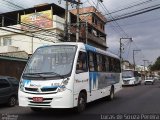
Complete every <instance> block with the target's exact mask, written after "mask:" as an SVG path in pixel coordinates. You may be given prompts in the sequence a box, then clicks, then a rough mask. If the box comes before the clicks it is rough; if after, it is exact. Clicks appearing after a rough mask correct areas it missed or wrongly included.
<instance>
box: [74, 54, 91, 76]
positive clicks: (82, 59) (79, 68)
mask: <svg viewBox="0 0 160 120" xmlns="http://www.w3.org/2000/svg"><path fill="white" fill-rule="evenodd" d="M87 71H88V67H87V54H86V53H85V52H81V51H80V52H79V55H78V60H77V65H76V73H82V72H87Z"/></svg>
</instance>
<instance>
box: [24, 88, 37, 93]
mask: <svg viewBox="0 0 160 120" xmlns="http://www.w3.org/2000/svg"><path fill="white" fill-rule="evenodd" d="M25 90H26V91H32V92H37V91H38V88H28V87H25Z"/></svg>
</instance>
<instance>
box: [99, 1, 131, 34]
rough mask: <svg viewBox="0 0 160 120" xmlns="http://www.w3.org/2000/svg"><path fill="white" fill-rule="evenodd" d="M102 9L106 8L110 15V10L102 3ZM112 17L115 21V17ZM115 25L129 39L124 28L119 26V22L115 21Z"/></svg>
mask: <svg viewBox="0 0 160 120" xmlns="http://www.w3.org/2000/svg"><path fill="white" fill-rule="evenodd" d="M101 5H102V7H103V8H104V10H105V11H106V12H107V13H109V11H108V9H107V8H106V7H105V5H104V4H103V3H101ZM109 16H110V17H111V19H112V20H113V19H114V18H113V16H112V15H109ZM114 22H115V24H116V25H117V26H118V28H119V30H120V31H122V32H123V34H124V35H125V36H126V37H129V36H128V34H127V33H126V32H125V31H124V30H123V28H122V27H121V26H120V25H119V24H118V22H117V21H114Z"/></svg>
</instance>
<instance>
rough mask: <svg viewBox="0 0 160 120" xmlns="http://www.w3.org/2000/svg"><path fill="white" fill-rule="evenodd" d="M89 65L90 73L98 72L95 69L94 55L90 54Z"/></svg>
mask: <svg viewBox="0 0 160 120" xmlns="http://www.w3.org/2000/svg"><path fill="white" fill-rule="evenodd" d="M88 64H89V71H96V69H95V66H96V65H95V64H96V63H95V60H94V53H92V52H88Z"/></svg>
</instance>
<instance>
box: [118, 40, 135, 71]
mask: <svg viewBox="0 0 160 120" xmlns="http://www.w3.org/2000/svg"><path fill="white" fill-rule="evenodd" d="M123 39H129V40H130V41H131V42H132V38H120V47H119V51H120V55H119V58H120V64H121V69H122V45H123V44H122V40H123Z"/></svg>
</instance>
